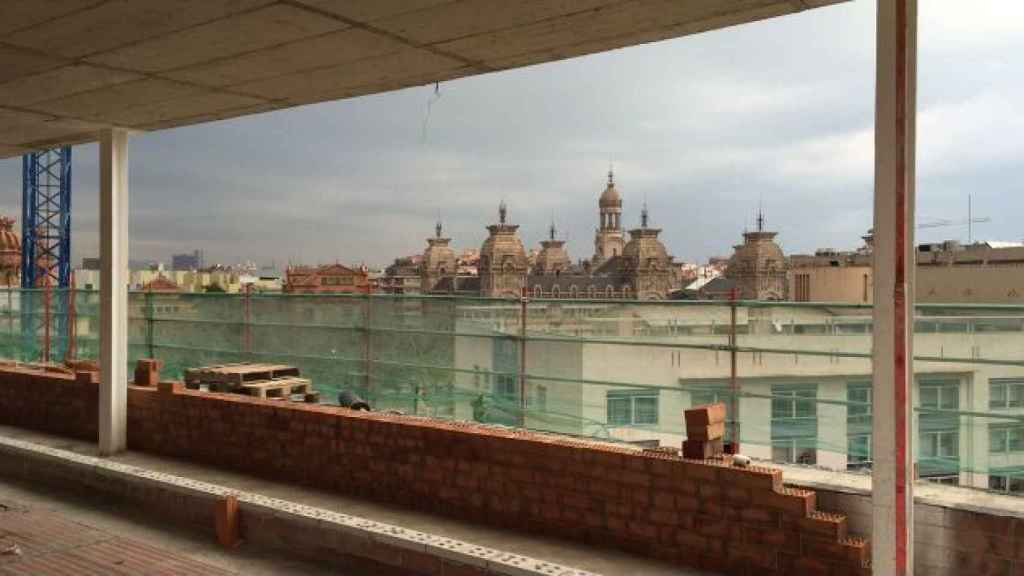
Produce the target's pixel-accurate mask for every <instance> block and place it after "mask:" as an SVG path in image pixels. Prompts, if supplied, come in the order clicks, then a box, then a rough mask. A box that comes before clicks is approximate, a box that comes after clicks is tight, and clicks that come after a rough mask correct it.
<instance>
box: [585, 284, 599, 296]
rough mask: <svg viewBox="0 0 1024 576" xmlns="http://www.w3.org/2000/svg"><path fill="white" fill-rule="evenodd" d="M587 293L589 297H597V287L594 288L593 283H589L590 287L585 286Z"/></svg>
mask: <svg viewBox="0 0 1024 576" xmlns="http://www.w3.org/2000/svg"><path fill="white" fill-rule="evenodd" d="M587 295H588V296H590V297H591V298H595V297H597V288H595V287H594V285H593V284H591V285H590V287H589V288H587Z"/></svg>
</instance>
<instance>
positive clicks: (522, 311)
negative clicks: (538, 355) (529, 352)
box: [519, 283, 529, 428]
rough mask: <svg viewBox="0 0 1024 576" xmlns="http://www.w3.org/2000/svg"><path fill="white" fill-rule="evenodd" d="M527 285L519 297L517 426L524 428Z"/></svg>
mask: <svg viewBox="0 0 1024 576" xmlns="http://www.w3.org/2000/svg"><path fill="white" fill-rule="evenodd" d="M526 291H527V287H526V285H525V283H524V285H523V291H522V296H521V297H520V298H519V427H520V428H526V305H527V303H528V302H529V300H527V298H526V294H527V292H526Z"/></svg>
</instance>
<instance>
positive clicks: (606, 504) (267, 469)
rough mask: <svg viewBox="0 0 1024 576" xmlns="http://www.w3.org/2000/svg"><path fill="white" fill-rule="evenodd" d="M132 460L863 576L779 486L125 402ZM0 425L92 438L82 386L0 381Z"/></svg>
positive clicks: (557, 442)
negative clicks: (172, 461) (189, 464)
mask: <svg viewBox="0 0 1024 576" xmlns="http://www.w3.org/2000/svg"><path fill="white" fill-rule="evenodd" d="M128 403H129V410H128V443H129V447H130V448H131V449H133V450H141V451H146V452H151V453H156V454H162V455H166V456H172V457H176V458H181V459H185V460H191V461H196V462H202V463H206V464H210V465H214V466H220V467H227V468H233V469H235V470H239V471H242V472H246V473H250V474H254V475H259V476H263V477H268V478H273V479H278V480H284V481H290V482H297V483H301V484H305V485H308V486H312V487H317V488H322V489H328V490H336V491H338V492H343V493H346V494H352V495H356V496H362V497H366V498H372V499H375V500H380V501H387V502H392V503H396V504H400V505H402V506H405V507H409V508H418V509H424V510H427V511H431V512H435V513H439V514H444V515H449V516H456V517H459V518H463V519H466V520H470V521H474V522H479V523H486V524H492V525H497V526H503V527H507V528H511V529H516V530H523V531H530V532H533V533H541V534H545V535H548V536H551V537H554V538H569V539H574V540H581V541H585V542H589V543H593V544H595V545H599V546H603V547H615V548H621V549H624V550H627V551H630V552H633V553H637V554H641V555H647V556H653V557H656V558H660V559H663V560H667V561H670V562H675V563H678V564H680V565H687V566H695V567H700V568H704V569H707V570H712V571H717V572H725V573H731V574H810V575H815V574H821V575H826V574H827V575H846V574H851V575H852V574H857V575H861V574H868V573H869V570H867V569H865V568H863V562H864V560H865V558H866V545H865V543H864V541H863V540H860V539H857V538H852V537H849V535H848V534H847V524H846V519H845V517H843V516H839V515H834V514H826V513H823V512H819V511H818V510H817V506H816V498H815V494H814V492H811V491H808V490H797V489H789V488H784V487H783V485H782V475H781V472H780V471H778V470H773V469H766V468H756V467H755V468H750V469H742V468H736V467H733V466H732V465H731V463H730V461H728V460H716V461H696V460H683V459H681V458H678V457H675V456H670V455H667V454H664V453H657V452H637V451H635V450H633V449H630V448H627V447H617V446H606V445H601V444H595V443H590V442H582V441H574V440H569V439H565V438H559V437H553V436H547V435H539V434H533V433H529V432H523V431H513V430H505V429H494V428H488V427H481V426H478V425H474V424H464V423H452V422H440V421H432V420H428V419H421V418H409V417H402V416H392V415H384V414H372V413H365V412H351V411H348V410H345V409H341V408H337V407H328V406H317V405H302V404H289V403H281V402H273V401H261V400H255V399H249V398H246V397H241V396H232V395H220V394H206V393H199V392H191V391H184V390H182V389H181V388H180V386H179V387H177V388H175V389H174V391H173V392H172V391H158V390H156V389H153V388H136V387H131V388H130V389H129V394H128ZM0 423H4V424H15V425H20V426H26V427H31V428H37V429H41V430H45V431H49V432H57V433H61V434H70V435H73V436H76V437H87V438H89V437H91V438H94V437H95V430H96V385H95V384H88V383H83V384H76V383H75V381H74V379H73V378H72V377H70V376H65V375H59V374H46V373H42V372H37V373H31V372H27V371H24V370H21V371H6V372H0Z"/></svg>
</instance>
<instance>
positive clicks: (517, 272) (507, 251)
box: [478, 201, 529, 297]
mask: <svg viewBox="0 0 1024 576" xmlns="http://www.w3.org/2000/svg"><path fill="white" fill-rule="evenodd" d="M507 218H508V207H507V206H506V205H505V202H504V201H503V202H502V203H501V205H500V206H499V207H498V223H497V224H492V225H490V226H488V227H487V231H488V232H489V233H490V236H488V237H487V239H486V240H484V243H483V245H482V246H480V262H479V264H478V270H479V273H480V295H481V296H489V297H505V296H516V297H518V296H521V295H522V290H523V285H524V282H525V281H526V275H527V273H528V272H529V265H528V263H527V260H526V249H525V248H524V247H523V242H522V241H521V240H520V239H519V234H518V230H519V226H518V225H515V224H508V223H507V222H506V220H507Z"/></svg>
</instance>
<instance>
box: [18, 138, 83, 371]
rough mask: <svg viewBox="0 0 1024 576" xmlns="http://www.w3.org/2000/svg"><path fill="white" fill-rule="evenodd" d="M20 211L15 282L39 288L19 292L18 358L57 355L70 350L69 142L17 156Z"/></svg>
mask: <svg viewBox="0 0 1024 576" xmlns="http://www.w3.org/2000/svg"><path fill="white" fill-rule="evenodd" d="M21 216H22V218H21V287H22V288H38V289H41V290H39V291H32V290H28V291H25V292H23V293H22V297H21V313H22V322H21V325H22V336H23V339H24V350H23V355H24V359H25V360H32V361H36V360H41V361H43V362H49V361H51V360H52V359H63V358H64V356H65V353H66V352H68V351H69V350H72V351H73V350H74V346H73V342H72V339H73V336H71V334H69V330H68V329H69V328H71V327H72V323H73V322H74V320H73V319H71V318H69V317H68V312H69V311H71V310H74V303H73V302H72V301H71V298H73V297H74V296H73V294H74V293H73V291H69V290H68V288H69V287H70V284H71V147H70V146H64V147H63V148H54V149H51V150H45V151H42V152H33V153H31V154H26V155H25V156H23V157H22V205H21ZM54 296H56V298H55V297H54ZM40 337H42V342H40V340H39V339H40ZM40 344H41V346H40ZM72 354H73V352H72Z"/></svg>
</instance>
